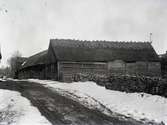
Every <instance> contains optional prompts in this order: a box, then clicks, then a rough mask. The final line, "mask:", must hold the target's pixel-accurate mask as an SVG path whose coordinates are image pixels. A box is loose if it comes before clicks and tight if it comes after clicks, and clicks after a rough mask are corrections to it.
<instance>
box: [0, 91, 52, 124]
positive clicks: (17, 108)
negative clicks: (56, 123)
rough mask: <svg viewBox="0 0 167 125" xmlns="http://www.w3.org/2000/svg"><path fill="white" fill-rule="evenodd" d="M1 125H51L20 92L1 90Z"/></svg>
mask: <svg viewBox="0 0 167 125" xmlns="http://www.w3.org/2000/svg"><path fill="white" fill-rule="evenodd" d="M0 125H51V124H50V123H49V121H48V120H47V119H46V118H45V117H43V116H41V114H40V112H39V111H38V109H37V108H35V107H33V106H32V105H31V104H30V102H29V100H27V99H26V98H24V97H22V96H21V95H20V93H19V92H15V91H9V90H3V89H0Z"/></svg>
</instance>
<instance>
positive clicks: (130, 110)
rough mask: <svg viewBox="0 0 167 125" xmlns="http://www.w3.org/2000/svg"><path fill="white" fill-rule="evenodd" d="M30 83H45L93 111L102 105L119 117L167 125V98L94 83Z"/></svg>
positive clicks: (43, 82)
mask: <svg viewBox="0 0 167 125" xmlns="http://www.w3.org/2000/svg"><path fill="white" fill-rule="evenodd" d="M28 81H30V82H37V83H41V84H43V85H44V86H46V87H49V88H51V89H54V90H55V91H57V92H59V93H60V94H64V95H67V96H68V97H72V98H73V99H75V100H79V101H81V103H82V104H84V105H86V106H89V108H92V107H94V108H97V109H99V103H100V104H102V105H103V106H105V107H106V108H107V109H109V110H111V111H113V112H115V113H118V114H122V115H125V116H128V117H132V118H134V119H137V120H147V119H148V120H152V121H156V122H161V121H163V122H164V123H165V124H166V125H167V98H164V97H161V96H156V95H150V94H146V93H125V92H120V91H113V90H107V89H105V87H101V86H98V85H96V83H94V82H74V83H61V82H57V81H49V80H37V79H29V80H28ZM95 100H96V101H95ZM100 106H101V105H100ZM102 112H103V113H106V114H107V113H108V111H106V110H102Z"/></svg>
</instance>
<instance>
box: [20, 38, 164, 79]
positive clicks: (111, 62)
mask: <svg viewBox="0 0 167 125" xmlns="http://www.w3.org/2000/svg"><path fill="white" fill-rule="evenodd" d="M79 73H81V74H98V75H112V74H117V75H135V76H151V77H152V76H153V77H157V76H158V77H159V76H160V75H161V64H160V60H159V57H158V55H157V53H156V52H155V50H154V48H153V47H152V45H151V43H150V42H118V41H115V42H113V41H79V40H72V39H51V40H50V44H49V47H48V49H47V50H45V51H42V52H40V53H38V54H35V55H33V56H31V57H29V58H28V59H27V60H26V61H25V62H24V63H23V64H22V68H21V69H20V71H19V73H18V77H19V78H20V79H22V78H39V79H53V80H59V81H69V82H70V81H73V76H74V75H76V74H79Z"/></svg>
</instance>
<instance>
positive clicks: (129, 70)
mask: <svg viewBox="0 0 167 125" xmlns="http://www.w3.org/2000/svg"><path fill="white" fill-rule="evenodd" d="M125 65H126V67H125V74H126V75H136V69H137V68H136V62H130V63H126V64H125Z"/></svg>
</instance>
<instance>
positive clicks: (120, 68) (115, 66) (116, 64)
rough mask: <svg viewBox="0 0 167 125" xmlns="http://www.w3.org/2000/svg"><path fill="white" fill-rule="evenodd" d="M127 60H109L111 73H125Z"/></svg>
mask: <svg viewBox="0 0 167 125" xmlns="http://www.w3.org/2000/svg"><path fill="white" fill-rule="evenodd" d="M125 65H126V64H125V62H124V61H122V60H115V61H112V62H108V71H109V74H111V75H112V74H117V75H123V74H125Z"/></svg>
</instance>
